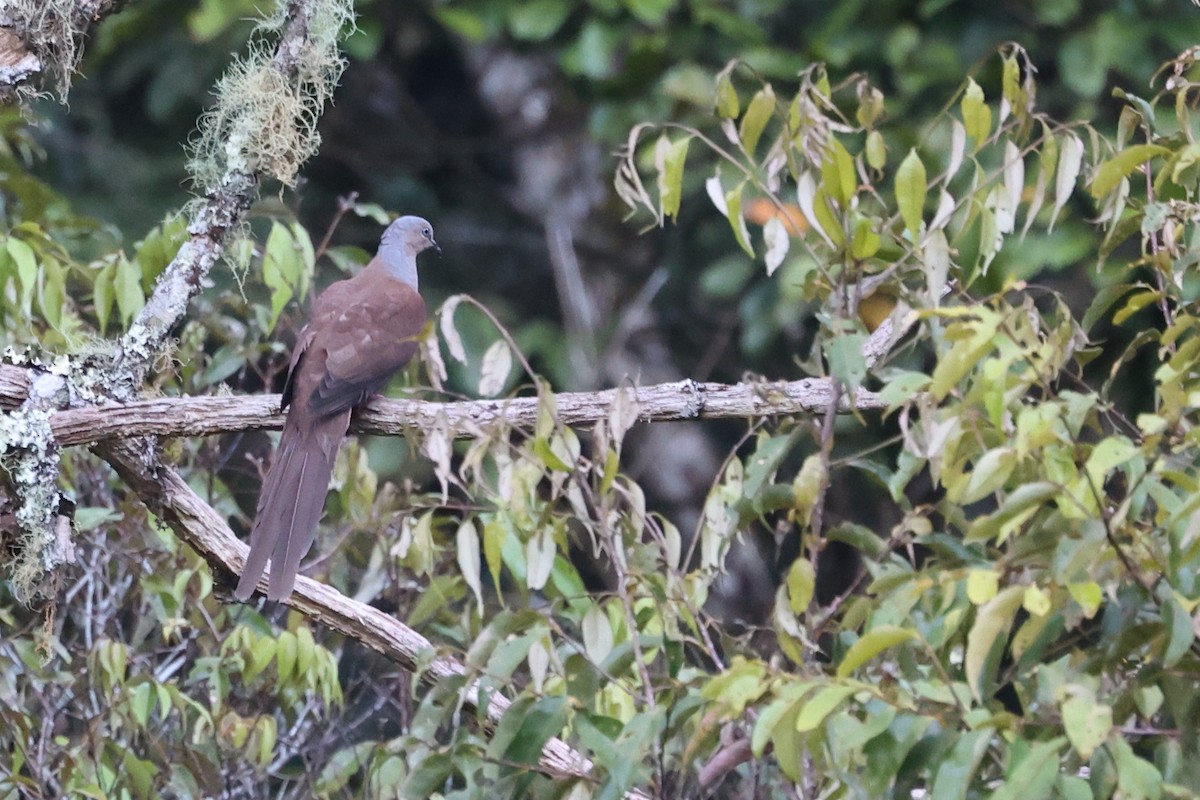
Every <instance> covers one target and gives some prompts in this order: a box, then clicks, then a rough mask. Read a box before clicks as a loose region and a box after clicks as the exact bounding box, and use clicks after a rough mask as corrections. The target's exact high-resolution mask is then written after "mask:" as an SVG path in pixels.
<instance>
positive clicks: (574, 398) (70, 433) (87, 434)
mask: <svg viewBox="0 0 1200 800" xmlns="http://www.w3.org/2000/svg"><path fill="white" fill-rule="evenodd" d="M14 372H22V370H20V369H19V368H18V367H13V366H9V365H0V406H3V405H6V404H12V403H15V402H18V401H19V399H20V397H19V394H14V393H16V392H20V391H22V389H21V387H22V383H21V381H20V380H19V379H18V378H17V377H16V376H14V375H12V374H11V373H14ZM618 392H624V393H625V395H626V397H625V399H626V400H627V401H632V404H633V405H634V406H635V407H636V409H637V417H638V420H639V421H642V422H669V421H673V420H691V419H732V418H745V419H751V418H758V417H771V416H777V415H786V414H812V413H823V412H824V411H825V410H826V409H827V408H828V407H829V404H830V402H831V399H832V397H833V387H832V384H831V383H830V382H829V381H827V380H824V379H820V378H806V379H804V380H799V381H780V382H762V383H736V384H732V385H728V384H721V383H695V382H694V381H680V382H677V383H660V384H657V385H655V386H636V387H634V386H631V387H627V388H623V389H607V390H604V391H599V392H563V393H561V394H556V395H554V404H555V407H556V408H557V416H558V419H559V420H560V421H561V422H562V423H564V424H566V425H574V426H580V425H588V424H591V423H594V422H596V421H598V420H602V419H607V418H608V416H609V415H610V414H611V413H612V410H613V406H614V404H615V403H616V401H617V393H618ZM884 407H885V404H884V402H883V400H882V399H881V398H880V397H879V395H877V394H875V393H874V392H870V391H867V390H865V389H862V390H859V392H858V394H857V395H856V396H855V398H854V401H853V403H851V402H850V401H849V398H848V397H843V398H842V400H841V404H840V408H841V410H842V411H851V410H856V411H871V410H879V409H882V408H884ZM537 415H538V398H536V397H516V398H511V399H507V400H467V401H459V402H451V403H437V402H430V401H424V400H391V399H386V398H382V397H377V398H375V399H374V400H372V401H371V402H370V403H368V404H367V406H366V407H365V408H363V409H361V410H360V411H358V412H357V413H356V414H355V416H354V420H353V422H352V423H351V430H353V431H356V432H359V433H372V434H384V435H386V434H396V433H401V432H403V431H405V430H410V429H417V430H431V429H432V428H433V427H434V426H444V427H445V428H446V430H447V431H448V432H449V433H450V434H451V435H454V436H460V437H461V436H470V435H473V434H474V433H477V432H479V431H481V430H485V429H488V428H492V427H495V426H497V425H509V426H512V427H516V428H532V427H533V425H534V423H535V422H536V421H537ZM283 419H284V417H283V414H281V413H280V411H279V395H253V396H240V397H239V396H232V395H226V396H220V397H160V398H155V399H153V400H135V401H132V402H129V403H112V404H108V405H102V406H84V407H79V408H71V409H66V410H63V411H59V412H58V413H56V414H54V415H53V416H52V417H51V418H50V420H49V424H50V427H51V429H52V430H53V432H54V437H55V439H56V440H57V442H58V443H59V444H60V445H62V446H69V445H81V444H92V443H95V442H101V441H105V440H108V439H116V438H127V437H131V436H209V435H212V434H217V433H230V432H234V431H245V430H253V429H260V428H275V429H278V428H281V427H283Z"/></svg>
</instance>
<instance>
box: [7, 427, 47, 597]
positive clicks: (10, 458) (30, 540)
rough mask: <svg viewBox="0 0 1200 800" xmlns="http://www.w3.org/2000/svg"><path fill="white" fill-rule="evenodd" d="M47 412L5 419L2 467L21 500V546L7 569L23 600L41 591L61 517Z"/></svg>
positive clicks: (17, 512) (17, 514)
mask: <svg viewBox="0 0 1200 800" xmlns="http://www.w3.org/2000/svg"><path fill="white" fill-rule="evenodd" d="M52 413H53V411H52V410H51V409H48V408H21V409H17V410H16V411H13V412H11V413H9V414H4V415H0V467H3V469H4V471H5V472H7V473H8V477H9V482H10V484H11V485H12V488H13V490H14V491H15V492H16V494H17V497H18V503H17V509H16V517H17V524H18V526H19V528H20V531H21V535H20V542H21V546H20V547H18V548H17V558H16V560H15V561H13V562H12V563H11V564H9V565H8V568H9V570H10V573H11V575H12V584H13V590H14V592H15V593H16V595H17V597H19V598H30V597H33V595H34V594H35V593H36V591H37V588H38V586H39V585H40V584H41V582H42V577H43V576H44V575H45V574H46V572H47V571H48V570H52V569H53V568H54V567H55V566H57V565H55V564H51V563H48V558H47V557H48V554H49V552H50V548H49V547H47V545H48V544H49V543H50V542H51V541H52V540H53V537H54V523H55V520H56V519H57V517H58V488H57V487H58V468H59V461H60V458H61V454H60V452H59V449H58V445H57V444H56V443H55V441H54V433H53V431H52V430H51V428H50V416H51V414H52Z"/></svg>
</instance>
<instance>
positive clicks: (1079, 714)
mask: <svg viewBox="0 0 1200 800" xmlns="http://www.w3.org/2000/svg"><path fill="white" fill-rule="evenodd" d="M1077 688H1078V689H1079V690H1078V691H1075V692H1073V693H1072V694H1071V696H1070V697H1068V698H1067V699H1066V700H1064V701H1063V703H1062V705H1061V707H1060V708H1061V711H1062V721H1063V729H1064V730H1065V731H1066V733H1067V738H1068V739H1070V740H1071V747H1074V748H1075V752H1077V753H1079V756H1080V758H1082V759H1083V760H1084V761H1087V760H1088V759H1090V758H1091V757H1092V753H1093V752H1095V750H1096V748H1097V747H1099V746H1100V745H1102V744H1104V740H1105V739H1107V738H1108V734H1109V731H1111V730H1112V726H1113V716H1112V708H1110V707H1109V706H1107V705H1104V704H1103V703H1098V702H1097V701H1096V696H1095V694H1093V693H1092V692H1090V691H1085V690H1083V689H1082V688H1080V687H1077Z"/></svg>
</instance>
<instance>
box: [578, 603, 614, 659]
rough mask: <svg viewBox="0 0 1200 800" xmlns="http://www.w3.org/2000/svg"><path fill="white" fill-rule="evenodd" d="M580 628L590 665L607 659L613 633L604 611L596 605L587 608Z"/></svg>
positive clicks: (610, 650) (610, 649) (611, 645)
mask: <svg viewBox="0 0 1200 800" xmlns="http://www.w3.org/2000/svg"><path fill="white" fill-rule="evenodd" d="M580 627H581V628H582V631H583V649H584V650H585V651H586V652H587V655H588V658H589V659H591V660H592V663H595V664H599V663H601V662H602V661H604V659H606V658H608V654H609V653H611V652H612V648H613V631H612V626H611V625H610V624H609V622H608V615H607V614H605V613H604V609H602V608H601V607H600V606H596V605H593V606H591V607H590V608H588V610H587V613H585V614H584V615H583V623H582V625H581V626H580Z"/></svg>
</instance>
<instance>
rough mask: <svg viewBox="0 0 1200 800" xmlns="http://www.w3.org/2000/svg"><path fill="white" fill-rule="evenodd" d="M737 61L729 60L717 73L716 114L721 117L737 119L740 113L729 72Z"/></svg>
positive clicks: (739, 103) (740, 107) (740, 108)
mask: <svg viewBox="0 0 1200 800" xmlns="http://www.w3.org/2000/svg"><path fill="white" fill-rule="evenodd" d="M736 65H737V62H735V61H731V62H730V63H729V64H728V65H727V66H726V67H725V69H723V70H721V73H720V74H719V75H717V88H716V95H717V96H716V107H717V116H719V117H720V118H721V119H737V116H738V114H740V113H741V110H742V106H741V102H740V101H739V100H738V93H737V89H735V88H733V78H732V75H731V73H732V72H733V68H734V67H735V66H736Z"/></svg>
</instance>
